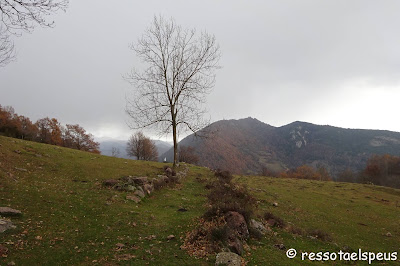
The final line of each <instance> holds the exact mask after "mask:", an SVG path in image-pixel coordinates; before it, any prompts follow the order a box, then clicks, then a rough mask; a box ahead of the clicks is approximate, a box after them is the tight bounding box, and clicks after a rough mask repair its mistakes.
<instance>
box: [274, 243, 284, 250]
mask: <svg viewBox="0 0 400 266" xmlns="http://www.w3.org/2000/svg"><path fill="white" fill-rule="evenodd" d="M274 247H276V248H277V249H280V250H286V247H285V245H284V244H275V245H274Z"/></svg>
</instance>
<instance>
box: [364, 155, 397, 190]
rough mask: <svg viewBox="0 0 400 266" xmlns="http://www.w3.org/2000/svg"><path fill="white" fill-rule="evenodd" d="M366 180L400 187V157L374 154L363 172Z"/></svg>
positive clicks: (376, 183)
mask: <svg viewBox="0 0 400 266" xmlns="http://www.w3.org/2000/svg"><path fill="white" fill-rule="evenodd" d="M362 176H363V178H364V181H365V182H371V183H373V184H375V185H381V186H391V187H396V188H400V157H398V156H393V155H389V154H385V155H373V156H372V157H371V158H370V159H369V160H368V162H367V166H366V168H365V170H364V171H363V172H362Z"/></svg>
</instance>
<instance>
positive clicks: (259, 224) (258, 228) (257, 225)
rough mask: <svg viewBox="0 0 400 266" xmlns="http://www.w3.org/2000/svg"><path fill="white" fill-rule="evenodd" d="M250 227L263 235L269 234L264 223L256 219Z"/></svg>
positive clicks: (252, 220) (251, 222)
mask: <svg viewBox="0 0 400 266" xmlns="http://www.w3.org/2000/svg"><path fill="white" fill-rule="evenodd" d="M250 227H251V228H253V229H254V230H256V231H258V232H259V233H260V234H262V235H265V233H267V232H268V230H267V228H265V226H264V225H263V223H262V222H258V221H256V220H254V219H251V221H250Z"/></svg>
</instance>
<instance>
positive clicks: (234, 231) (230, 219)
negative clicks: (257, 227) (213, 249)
mask: <svg viewBox="0 0 400 266" xmlns="http://www.w3.org/2000/svg"><path fill="white" fill-rule="evenodd" d="M225 218H226V223H227V226H228V238H229V239H235V238H236V237H238V238H239V239H242V240H243V239H248V238H249V230H248V228H247V224H246V220H245V219H244V217H243V215H241V214H240V213H238V212H233V211H230V212H228V213H227V214H226V216H225Z"/></svg>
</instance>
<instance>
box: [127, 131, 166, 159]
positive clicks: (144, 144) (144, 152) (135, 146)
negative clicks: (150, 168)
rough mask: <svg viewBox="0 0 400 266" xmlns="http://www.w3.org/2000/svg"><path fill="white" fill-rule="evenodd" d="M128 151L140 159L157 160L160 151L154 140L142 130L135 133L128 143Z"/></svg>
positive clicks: (130, 154)
mask: <svg viewBox="0 0 400 266" xmlns="http://www.w3.org/2000/svg"><path fill="white" fill-rule="evenodd" d="M126 152H127V153H128V155H129V156H133V157H136V158H137V159H138V160H145V161H157V160H158V152H157V147H156V145H155V144H154V142H153V141H152V140H151V139H150V138H148V137H146V136H145V135H144V134H143V133H142V132H140V131H139V132H136V133H135V134H133V135H132V136H131V137H130V138H129V141H128V143H127V148H126Z"/></svg>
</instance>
